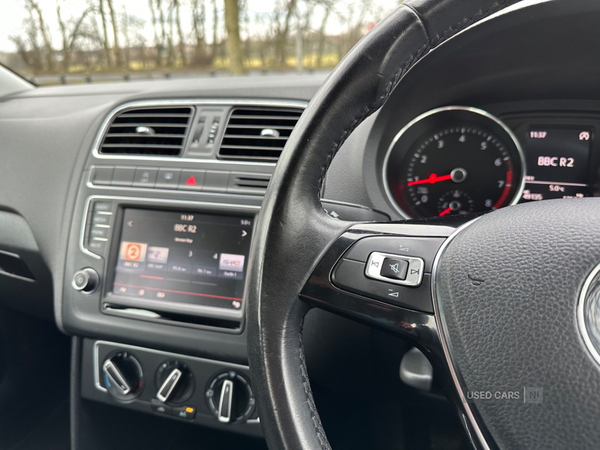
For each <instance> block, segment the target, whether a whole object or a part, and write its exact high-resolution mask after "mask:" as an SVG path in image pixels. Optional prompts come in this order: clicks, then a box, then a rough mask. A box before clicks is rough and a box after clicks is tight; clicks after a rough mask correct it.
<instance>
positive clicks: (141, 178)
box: [133, 167, 158, 188]
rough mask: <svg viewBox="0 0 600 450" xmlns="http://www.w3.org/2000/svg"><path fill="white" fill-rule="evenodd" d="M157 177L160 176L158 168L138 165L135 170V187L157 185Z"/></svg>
mask: <svg viewBox="0 0 600 450" xmlns="http://www.w3.org/2000/svg"><path fill="white" fill-rule="evenodd" d="M157 177H158V169H154V168H146V167H138V168H137V169H136V170H135V177H134V179H133V186H134V187H142V188H153V187H154V186H155V185H156V178H157Z"/></svg>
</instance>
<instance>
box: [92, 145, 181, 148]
mask: <svg viewBox="0 0 600 450" xmlns="http://www.w3.org/2000/svg"><path fill="white" fill-rule="evenodd" d="M102 147H103V148H104V147H106V148H116V147H127V148H137V147H139V145H138V144H104V145H103V146H102ZM144 147H147V148H171V149H175V148H177V149H181V145H153V144H144Z"/></svg>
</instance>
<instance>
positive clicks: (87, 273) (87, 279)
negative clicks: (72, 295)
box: [71, 267, 100, 294]
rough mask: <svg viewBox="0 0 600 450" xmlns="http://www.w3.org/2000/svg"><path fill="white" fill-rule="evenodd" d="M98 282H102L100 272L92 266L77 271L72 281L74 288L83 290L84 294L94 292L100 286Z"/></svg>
mask: <svg viewBox="0 0 600 450" xmlns="http://www.w3.org/2000/svg"><path fill="white" fill-rule="evenodd" d="M98 284H100V277H99V276H98V272H96V271H95V270H94V269H92V268H90V267H86V268H85V269H81V270H79V271H77V272H75V275H73V281H72V282H71V286H73V289H75V290H76V291H80V292H83V293H84V294H91V293H92V292H94V291H95V290H96V288H97V287H98Z"/></svg>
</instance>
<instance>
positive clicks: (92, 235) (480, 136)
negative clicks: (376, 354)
mask: <svg viewBox="0 0 600 450" xmlns="http://www.w3.org/2000/svg"><path fill="white" fill-rule="evenodd" d="M555 3H558V2H541V3H539V4H535V5H533V6H530V7H528V8H523V9H515V10H514V11H512V12H511V13H509V14H503V15H501V16H498V17H496V18H494V19H493V20H488V21H486V22H484V23H482V24H479V25H477V26H476V27H474V28H473V29H469V30H467V31H466V32H464V33H460V34H459V35H457V36H456V37H454V38H453V39H451V40H449V41H448V42H446V43H445V44H444V45H442V46H440V47H439V48H436V49H435V50H434V51H432V52H431V53H430V54H429V55H428V56H427V57H426V58H424V59H423V60H422V61H420V62H419V63H418V64H417V65H416V66H415V67H414V68H412V69H411V70H410V72H408V73H407V74H406V76H405V78H404V79H403V80H402V82H401V84H400V85H399V86H398V88H397V89H396V90H395V92H393V94H392V96H391V97H390V99H389V101H388V102H387V103H386V104H385V105H384V106H383V107H382V108H381V109H380V110H379V111H377V112H376V113H375V114H373V115H371V116H370V117H368V118H367V119H366V120H365V121H364V122H363V123H362V124H361V125H360V126H359V127H358V128H357V129H356V130H355V131H354V132H353V133H352V134H351V135H350V136H349V137H348V139H347V140H346V141H345V143H344V145H343V146H342V148H341V149H340V151H339V153H338V155H337V156H336V157H335V159H334V160H333V162H332V165H331V167H330V170H329V172H328V174H327V177H326V179H325V180H324V185H323V188H322V204H323V208H324V210H325V211H326V212H327V213H328V214H329V215H331V216H332V217H335V218H337V219H339V220H353V221H378V222H383V221H390V220H391V221H403V220H410V219H416V220H419V221H430V220H435V218H436V217H440V216H442V217H443V216H449V215H468V214H477V213H482V212H486V211H491V210H494V209H498V208H502V207H506V206H509V205H515V204H518V203H521V202H532V201H560V199H561V198H571V197H575V198H579V197H589V196H598V195H599V194H600V183H599V180H600V178H599V175H600V174H599V169H600V138H599V136H598V130H599V127H600V85H599V84H598V83H597V80H598V79H600V64H598V63H597V58H596V53H595V49H594V48H592V47H593V46H590V45H589V42H590V41H593V40H594V39H599V40H600V29H599V28H598V27H597V23H598V20H599V19H600V17H599V13H598V12H597V11H596V12H595V13H593V14H592V13H590V14H588V15H584V16H582V15H581V14H577V13H576V12H575V10H573V11H570V10H569V11H565V7H564V6H563V7H561V6H558V5H556V4H555ZM563 5H564V2H563ZM567 9H568V8H567ZM532 14H533V15H535V17H536V20H531V16H532ZM507 29H510V30H511V32H510V33H506V30H507ZM567 42H568V43H569V45H567V44H565V43H567ZM574 49H576V51H575V50H574ZM557 61H559V62H560V64H558V63H557ZM324 79H325V76H324V75H322V74H315V75H307V76H296V75H294V76H265V77H254V78H244V79H235V78H226V79H205V80H197V81H192V80H172V81H160V82H135V83H133V82H132V83H123V84H122V85H114V86H110V85H89V86H61V87H55V88H42V89H32V90H29V91H24V92H21V93H17V94H14V95H11V96H8V97H3V98H2V99H1V100H0V136H2V143H1V144H0V147H1V150H2V156H3V161H4V162H5V164H2V165H0V225H2V231H3V233H0V251H1V252H4V253H6V254H7V255H5V254H4V253H1V252H0V253H1V254H2V255H3V256H2V258H3V259H2V260H1V261H0V267H2V271H0V281H1V283H2V284H1V285H0V286H1V287H2V288H3V289H2V291H3V296H2V298H1V300H2V301H3V302H7V303H10V304H11V306H14V307H16V308H20V309H23V310H25V311H27V312H29V313H31V312H35V314H38V315H42V316H44V317H46V318H50V319H52V320H54V321H55V322H56V324H57V326H58V327H59V328H60V329H61V331H63V332H65V333H68V334H70V335H73V336H76V339H77V340H78V342H79V343H80V345H79V347H78V349H79V350H78V353H77V355H76V358H75V361H76V362H75V363H74V369H73V370H74V372H73V373H74V377H75V378H76V379H77V380H78V384H77V393H78V394H79V396H78V397H77V398H79V397H80V398H81V399H84V400H86V401H90V402H94V403H101V404H108V405H112V406H118V407H120V408H123V409H130V410H135V411H141V412H144V413H146V414H148V415H155V416H157V415H158V416H161V417H163V416H164V417H169V418H170V419H173V420H179V421H183V422H186V423H192V424H196V425H203V426H209V427H213V428H217V429H221V430H225V431H228V432H233V433H240V434H246V435H250V436H261V434H262V432H261V430H260V423H259V422H260V418H259V417H258V413H257V411H255V409H254V399H253V393H252V380H251V379H250V375H249V371H248V358H247V347H246V323H245V303H244V292H245V289H246V287H247V283H248V282H249V280H248V277H247V274H248V267H247V264H248V255H249V252H250V251H251V249H252V237H253V236H254V235H255V234H256V232H257V230H256V229H255V222H256V216H257V214H259V212H260V208H261V203H262V199H263V197H264V195H265V192H266V190H267V187H268V184H269V180H270V179H271V176H272V174H273V171H274V170H275V166H276V162H277V157H278V155H279V154H280V153H281V152H282V151H284V150H283V149H284V147H285V141H286V139H287V137H289V135H290V133H291V132H292V130H293V128H294V126H295V124H296V123H297V121H298V119H299V117H300V116H301V114H302V111H303V109H304V108H305V107H306V105H307V103H308V102H309V101H310V99H311V98H312V97H313V96H314V95H315V94H316V93H317V92H318V89H319V86H320V85H321V84H322V82H323V81H324ZM32 130H33V131H34V132H32ZM10 255H13V256H12V257H11V256H10ZM11 258H12V259H11ZM32 280H36V281H37V282H36V283H33V282H32ZM323 317H325V319H322V321H321V322H318V321H316V320H315V321H314V322H311V319H307V323H306V326H305V330H306V335H307V341H306V342H305V346H306V348H307V354H308V355H309V358H310V357H311V356H310V355H311V351H312V352H314V353H316V354H317V355H318V357H316V361H317V363H316V364H315V366H316V369H314V370H315V373H316V376H315V377H314V380H315V381H316V383H317V384H319V383H320V384H321V385H324V386H327V387H329V388H331V389H332V390H333V391H336V392H340V390H343V389H346V391H345V392H346V393H347V389H350V388H355V387H356V386H357V385H359V383H358V381H356V380H353V377H354V376H355V375H356V377H359V376H362V375H361V374H359V373H358V372H357V371H356V370H355V368H356V367H357V366H361V364H356V362H355V361H354V359H352V361H353V366H352V370H349V371H348V373H349V375H348V377H349V378H348V379H344V380H342V381H340V380H339V378H336V377H330V376H329V372H328V370H327V369H326V367H327V364H328V362H330V360H329V356H328V351H329V355H330V354H334V353H335V354H338V352H341V350H340V349H346V348H348V349H349V350H348V351H351V352H352V353H353V354H352V355H351V356H352V358H355V357H357V358H358V356H357V355H356V354H355V352H354V347H356V348H360V349H361V351H362V350H364V349H363V348H362V347H361V345H363V344H364V339H363V338H364V336H363V335H361V334H360V333H361V332H362V331H357V330H356V329H353V328H350V327H349V326H348V325H347V324H344V325H340V326H339V327H338V326H337V325H339V324H336V326H330V324H331V323H333V321H334V319H332V318H331V316H323ZM320 320H321V319H320ZM326 333H329V334H327V336H328V338H327V339H323V338H322V336H323V335H325V334H326ZM353 336H358V337H359V338H360V339H358V338H357V339H354V340H352V337H353ZM336 338H339V339H338V340H336ZM348 339H350V340H352V342H353V343H354V344H353V346H347V345H346V342H347V340H348ZM341 342H342V343H343V344H342V343H341ZM361 343H363V344H361ZM336 345H337V346H336ZM367 347H368V346H367ZM311 349H312V350H311ZM386 351H391V350H390V346H387V347H386V348H385V351H383V353H381V354H384V353H385V352H386ZM314 353H313V354H314ZM370 354H371V349H370V348H367V349H366V350H365V351H364V352H361V355H360V358H363V357H364V358H368V357H370V356H369V355H370ZM396 356H397V355H394V356H393V357H394V358H396ZM384 359H385V358H384ZM389 360H390V361H391V360H392V359H389ZM394 361H395V360H394ZM398 363H399V361H398ZM367 365H368V364H364V366H367ZM309 366H310V364H309ZM311 370H312V368H311ZM397 370H398V366H397V365H396V366H395V367H394V373H393V376H394V377H395V378H394V379H393V381H397ZM355 371H356V372H357V373H356V374H354V372H355ZM312 377H313V375H312V373H311V382H312V380H313V378H312ZM365 378H366V377H365ZM350 381H356V383H355V384H354V385H352V386H348V385H344V384H343V383H346V382H348V383H349V382H350ZM360 381H363V382H364V381H365V380H364V379H361V380H360ZM393 381H391V382H390V383H392V382H393ZM367 382H369V381H368V380H367ZM367 382H365V384H366V383H367ZM378 384H381V385H382V386H383V385H386V383H378ZM357 391H358V389H356V390H355V391H354V392H357ZM232 392H235V394H232ZM238 393H241V397H237V394H238ZM357 395H358V394H357ZM365 397H368V395H365ZM160 398H163V399H164V401H161V400H160ZM373 398H380V397H373ZM371 400H372V399H371ZM223 404H224V405H231V408H222V405H223ZM82 408H83V406H82ZM348 410H349V411H351V410H352V408H348ZM234 424H235V425H234ZM96 434H100V433H96ZM107 446H108V443H107V445H106V446H105V447H107Z"/></svg>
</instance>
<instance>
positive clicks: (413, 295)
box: [333, 258, 433, 313]
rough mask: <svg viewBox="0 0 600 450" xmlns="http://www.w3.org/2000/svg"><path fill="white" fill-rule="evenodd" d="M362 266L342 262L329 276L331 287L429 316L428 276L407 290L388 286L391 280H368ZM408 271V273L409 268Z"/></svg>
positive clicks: (429, 280) (359, 263) (405, 287)
mask: <svg viewBox="0 0 600 450" xmlns="http://www.w3.org/2000/svg"><path fill="white" fill-rule="evenodd" d="M383 259H385V258H382V259H381V262H383ZM365 266H366V264H365V263H362V262H359V261H351V260H348V259H342V260H341V261H340V262H339V263H338V265H337V266H336V268H335V270H334V272H333V284H334V285H335V286H337V287H338V288H340V289H342V290H345V291H348V292H352V293H355V294H359V295H362V296H364V297H369V298H374V299H377V300H381V301H382V302H386V303H391V304H393V305H397V306H402V307H404V308H409V309H414V310H416V311H422V312H426V313H433V304H432V303H431V288H430V284H431V275H430V274H428V273H425V274H423V278H422V283H421V285H420V286H419V287H408V286H402V285H397V284H392V283H393V280H390V279H386V278H384V279H385V281H386V282H382V281H378V280H376V279H372V278H368V277H366V276H365V272H366V269H365ZM408 270H410V264H409V267H408Z"/></svg>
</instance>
